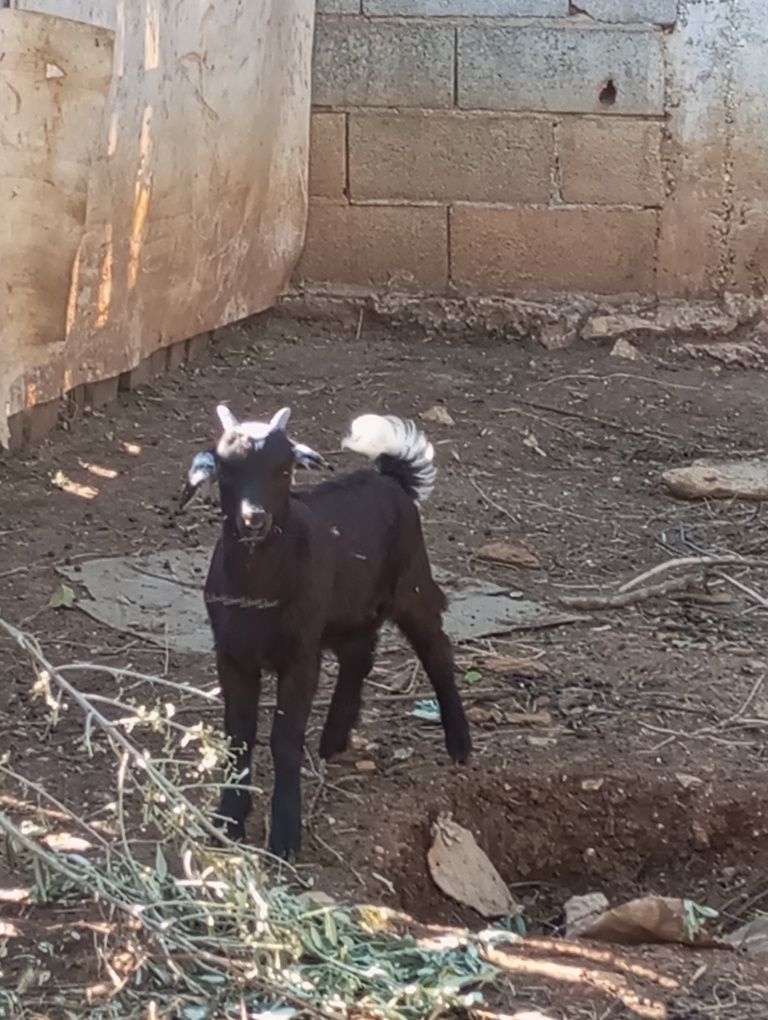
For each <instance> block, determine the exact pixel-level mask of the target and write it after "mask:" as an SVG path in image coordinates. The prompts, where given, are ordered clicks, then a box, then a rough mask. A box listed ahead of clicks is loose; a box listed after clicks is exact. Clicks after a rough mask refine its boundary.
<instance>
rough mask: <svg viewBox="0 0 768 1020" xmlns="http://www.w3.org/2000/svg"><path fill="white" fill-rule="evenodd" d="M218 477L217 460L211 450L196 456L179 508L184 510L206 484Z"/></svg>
mask: <svg viewBox="0 0 768 1020" xmlns="http://www.w3.org/2000/svg"><path fill="white" fill-rule="evenodd" d="M215 477H216V458H215V457H214V455H213V454H212V453H211V451H210V450H206V451H205V452H204V453H198V454H195V456H194V458H193V460H192V464H191V465H190V468H189V472H188V473H187V482H186V485H185V486H184V489H183V490H182V493H181V496H180V498H179V506H180V507H181V508H182V509H183V508H184V507H185V506H186V505H187V503H189V501H190V500H191V499H192V497H193V496H194V494H195V493H196V492H197V490H198V489H199V488H200V486H201V485H203V484H204V483H205V482H212V481H213V480H214V479H215Z"/></svg>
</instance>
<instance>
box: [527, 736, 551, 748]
mask: <svg viewBox="0 0 768 1020" xmlns="http://www.w3.org/2000/svg"><path fill="white" fill-rule="evenodd" d="M528 743H529V745H530V746H531V747H554V746H555V744H556V743H557V738H556V737H528Z"/></svg>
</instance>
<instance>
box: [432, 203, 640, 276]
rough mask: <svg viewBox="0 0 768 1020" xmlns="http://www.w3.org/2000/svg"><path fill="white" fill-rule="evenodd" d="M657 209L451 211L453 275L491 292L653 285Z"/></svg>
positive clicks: (460, 208) (471, 208)
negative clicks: (655, 210)
mask: <svg viewBox="0 0 768 1020" xmlns="http://www.w3.org/2000/svg"><path fill="white" fill-rule="evenodd" d="M655 245H656V213H655V212H654V211H652V210H650V211H646V210H643V209H598V208H595V207H592V208H589V209H546V208H534V209H531V208H527V209H524V208H517V209H500V208H499V207H498V206H496V207H493V206H490V207H489V206H485V207H483V206H469V205H467V206H461V205H459V206H456V207H454V209H453V210H452V213H451V268H452V273H451V275H452V279H453V282H454V283H455V284H457V285H458V286H463V287H465V288H469V289H473V290H479V291H481V292H486V293H494V292H495V293H514V292H520V291H522V292H530V293H533V292H537V291H538V292H550V293H551V292H558V291H581V292H589V293H596V294H614V293H629V292H645V291H652V290H653V285H654V268H655V259H654V256H655Z"/></svg>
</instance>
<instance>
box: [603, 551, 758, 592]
mask: <svg viewBox="0 0 768 1020" xmlns="http://www.w3.org/2000/svg"><path fill="white" fill-rule="evenodd" d="M737 565H738V566H742V567H755V568H758V567H763V568H768V560H766V559H745V558H744V557H743V556H678V557H675V558H674V559H671V560H665V561H664V563H657V564H656V566H655V567H651V569H650V570H646V571H645V573H643V574H638V576H637V577H633V578H632V580H631V581H627V582H626V584H623V585H622V586H621V587H620V588H619V591H620V592H623V591H629V590H630V589H631V588H636V587H637V586H638V585H640V584H643V582H645V581H648V580H650V579H651V578H652V577H655V576H656V574H662V573H664V572H665V571H667V570H674V569H675V568H676V567H704V568H709V567H728V566H737Z"/></svg>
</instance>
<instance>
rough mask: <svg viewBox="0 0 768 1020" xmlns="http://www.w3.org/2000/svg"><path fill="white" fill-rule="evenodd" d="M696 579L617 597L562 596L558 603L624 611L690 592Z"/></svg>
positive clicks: (670, 582)
mask: <svg viewBox="0 0 768 1020" xmlns="http://www.w3.org/2000/svg"><path fill="white" fill-rule="evenodd" d="M694 580H695V578H692V577H690V576H689V577H676V578H673V579H672V580H669V581H661V582H660V583H659V584H649V585H648V586H647V587H646V588H636V589H635V590H634V591H625V592H620V593H618V594H616V595H561V596H560V597H559V598H558V602H559V603H560V604H561V605H563V606H565V607H566V608H567V609H623V608H624V606H634V605H637V603H638V602H645V601H647V600H648V599H655V598H658V597H659V596H663V595H673V594H677V593H678V592H684V591H688V589H689V588H690V586H691V584H692V583H693V581H694Z"/></svg>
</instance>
